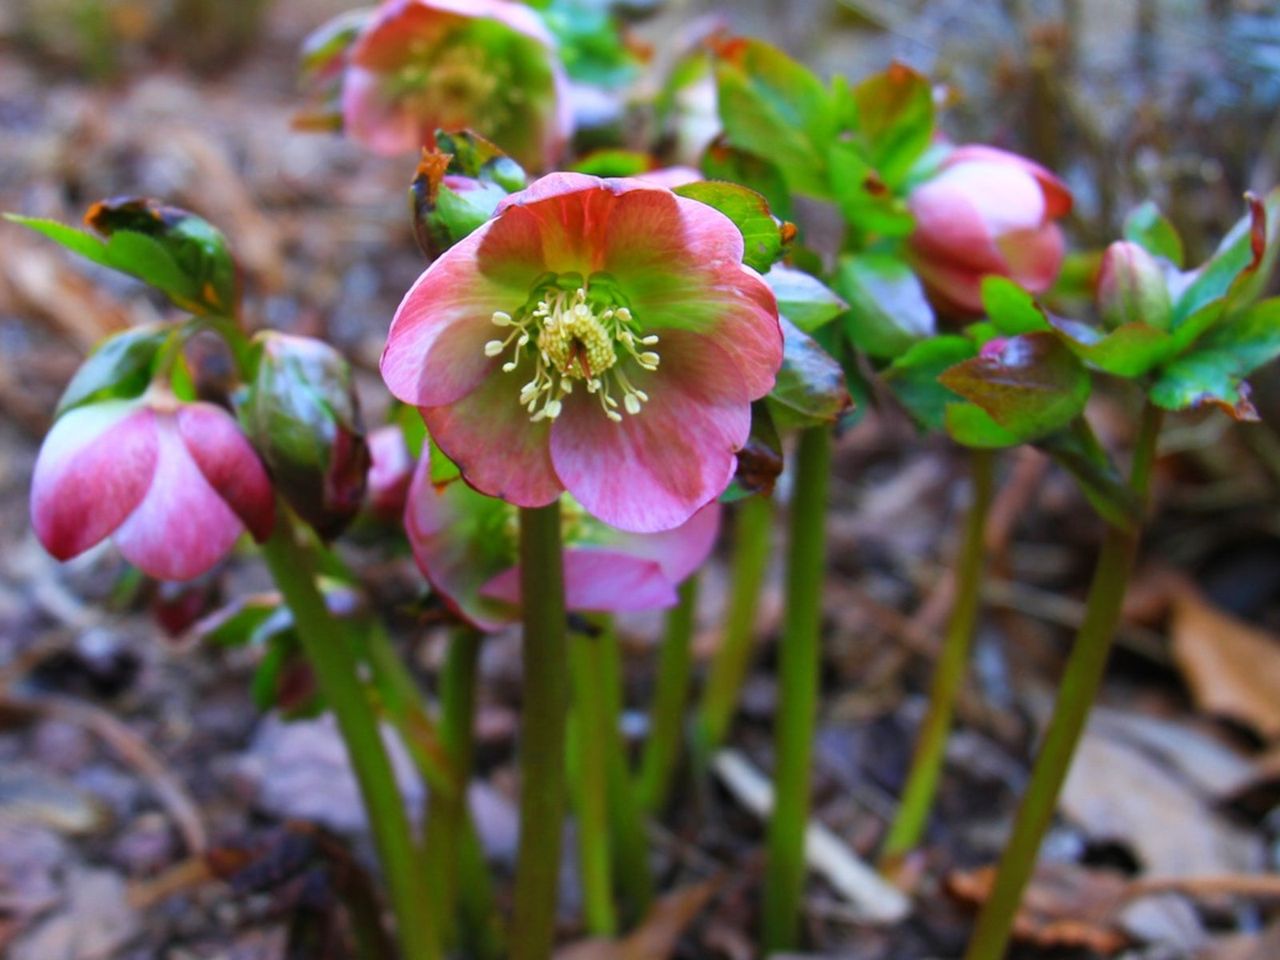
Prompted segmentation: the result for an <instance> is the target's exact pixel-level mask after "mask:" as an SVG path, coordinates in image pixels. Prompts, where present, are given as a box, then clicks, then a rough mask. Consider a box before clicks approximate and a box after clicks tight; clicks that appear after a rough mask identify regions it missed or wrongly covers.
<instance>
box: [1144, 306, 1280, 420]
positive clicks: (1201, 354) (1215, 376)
mask: <svg viewBox="0 0 1280 960" xmlns="http://www.w3.org/2000/svg"><path fill="white" fill-rule="evenodd" d="M1277 356H1280V298H1273V299H1270V300H1263V301H1262V302H1261V303H1257V304H1254V305H1253V306H1251V307H1249V308H1247V309H1245V310H1243V311H1242V312H1240V313H1238V314H1235V315H1233V316H1231V317H1230V318H1229V319H1228V320H1227V321H1226V322H1225V323H1223V324H1221V325H1220V326H1217V327H1215V328H1214V329H1213V330H1211V331H1209V333H1208V334H1206V335H1205V337H1204V338H1202V339H1201V340H1200V341H1198V342H1197V343H1196V344H1195V346H1194V348H1193V349H1192V351H1191V352H1190V353H1187V354H1184V355H1183V356H1181V357H1179V358H1178V359H1176V360H1174V361H1173V362H1172V363H1170V364H1169V365H1168V366H1167V367H1165V368H1164V369H1163V370H1162V371H1161V372H1160V376H1159V378H1158V379H1157V380H1156V382H1155V384H1154V385H1153V386H1152V388H1151V399H1152V401H1153V402H1155V403H1156V404H1157V405H1159V406H1161V407H1164V408H1166V409H1169V410H1183V409H1186V408H1187V407H1195V406H1199V405H1201V404H1203V403H1212V404H1214V405H1216V406H1219V407H1222V408H1223V409H1224V410H1225V411H1226V412H1227V413H1229V414H1230V415H1231V416H1233V417H1235V418H1236V419H1237V420H1256V419H1258V413H1257V411H1256V410H1255V409H1254V407H1253V404H1252V403H1251V402H1250V401H1249V395H1248V384H1246V383H1245V382H1244V378H1245V377H1246V376H1248V375H1249V374H1250V373H1252V372H1253V371H1254V370H1256V369H1258V368H1259V367H1261V366H1262V365H1264V364H1266V363H1269V362H1270V361H1271V360H1273V359H1275V358H1276V357H1277Z"/></svg>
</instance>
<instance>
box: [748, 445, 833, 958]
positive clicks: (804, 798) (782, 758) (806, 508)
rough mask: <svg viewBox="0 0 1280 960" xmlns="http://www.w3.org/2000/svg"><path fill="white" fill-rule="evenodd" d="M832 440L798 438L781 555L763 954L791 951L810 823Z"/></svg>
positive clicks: (797, 921) (793, 946) (797, 916)
mask: <svg viewBox="0 0 1280 960" xmlns="http://www.w3.org/2000/svg"><path fill="white" fill-rule="evenodd" d="M830 463H831V437H830V431H829V430H828V428H826V427H812V428H810V429H807V430H805V431H804V432H803V433H802V434H800V445H799V449H798V451H797V454H796V476H795V492H794V495H793V498H792V502H791V529H790V540H791V542H790V545H789V551H788V555H787V606H786V615H785V620H784V623H783V630H782V640H781V643H780V645H779V652H778V657H779V664H778V670H779V678H778V679H779V691H778V712H777V727H776V730H775V734H774V736H775V740H774V744H775V746H774V757H775V760H774V766H775V771H776V772H775V774H774V780H775V783H776V790H777V800H776V802H775V805H774V810H773V816H772V817H771V818H770V820H769V828H768V838H767V839H768V854H767V869H766V872H765V884H764V947H765V952H766V953H769V952H773V951H789V950H793V949H795V947H796V945H797V944H796V942H797V940H798V935H799V926H800V898H801V895H802V893H803V890H804V877H805V858H804V835H805V828H806V826H807V825H808V820H809V771H810V767H811V765H812V759H813V737H814V727H815V725H816V721H817V706H818V674H819V670H820V668H821V639H822V638H821V633H822V583H823V574H824V572H825V571H824V567H825V564H826V543H825V540H824V535H825V533H826V505H827V480H828V474H829V472H830Z"/></svg>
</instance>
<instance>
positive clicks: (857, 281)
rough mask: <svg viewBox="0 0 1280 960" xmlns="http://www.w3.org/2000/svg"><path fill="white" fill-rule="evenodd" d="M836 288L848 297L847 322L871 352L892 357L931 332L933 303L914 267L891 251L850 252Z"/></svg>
mask: <svg viewBox="0 0 1280 960" xmlns="http://www.w3.org/2000/svg"><path fill="white" fill-rule="evenodd" d="M834 283H835V287H836V290H837V291H838V292H839V293H840V295H841V296H842V297H844V298H845V300H847V301H848V302H849V312H848V313H847V314H846V315H845V318H844V323H843V327H844V330H845V333H846V335H847V336H848V337H849V339H850V340H851V341H852V342H853V344H854V346H856V347H857V348H858V349H859V350H861V351H862V352H863V353H865V354H867V356H869V357H875V358H877V359H884V360H888V359H891V358H894V357H897V356H899V355H901V354H902V353H903V351H905V350H907V349H909V348H910V347H911V345H912V344H914V343H917V342H918V341H920V340H922V339H924V338H925V337H928V336H930V335H932V333H933V331H934V315H933V308H932V307H931V306H929V300H928V298H927V297H926V296H925V293H924V287H923V286H921V284H920V278H919V277H917V276H916V274H915V271H914V270H912V269H911V268H910V267H908V266H907V265H906V264H905V263H903V261H902V260H901V259H899V258H898V257H895V256H893V255H892V254H887V253H858V254H847V255H845V256H843V257H841V258H840V262H839V264H838V265H837V267H836V275H835V280H834Z"/></svg>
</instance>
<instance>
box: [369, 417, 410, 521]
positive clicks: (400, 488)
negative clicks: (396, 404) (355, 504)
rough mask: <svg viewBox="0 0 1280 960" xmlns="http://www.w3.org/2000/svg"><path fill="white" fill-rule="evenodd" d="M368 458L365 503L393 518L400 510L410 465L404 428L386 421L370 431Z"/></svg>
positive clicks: (407, 482)
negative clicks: (385, 423) (367, 494)
mask: <svg viewBox="0 0 1280 960" xmlns="http://www.w3.org/2000/svg"><path fill="white" fill-rule="evenodd" d="M369 458H370V461H371V462H370V466H369V478H368V484H367V489H368V492H369V505H370V507H372V509H373V511H374V512H375V513H377V514H378V515H379V516H383V517H388V518H391V517H397V516H399V515H400V514H401V513H402V512H403V510H404V503H405V497H406V496H407V494H408V490H409V483H410V481H411V479H412V477H413V468H414V462H413V457H412V455H411V454H410V453H409V445H408V444H407V443H405V439H404V431H403V430H401V429H400V427H398V426H397V425H395V424H387V425H386V426H384V427H379V428H378V429H377V430H374V431H373V432H372V433H370V434H369Z"/></svg>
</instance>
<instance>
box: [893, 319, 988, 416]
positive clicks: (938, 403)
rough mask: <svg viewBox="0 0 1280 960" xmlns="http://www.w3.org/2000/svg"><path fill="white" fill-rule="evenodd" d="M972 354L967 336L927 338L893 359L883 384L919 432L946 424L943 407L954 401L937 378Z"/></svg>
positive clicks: (954, 397)
mask: <svg viewBox="0 0 1280 960" xmlns="http://www.w3.org/2000/svg"><path fill="white" fill-rule="evenodd" d="M976 352H977V347H975V346H974V344H973V342H972V341H971V340H970V339H969V338H968V337H961V336H958V335H953V334H944V335H942V336H937V337H930V338H929V339H928V340H921V341H920V342H919V343H916V344H914V345H912V346H911V347H910V348H908V350H907V351H906V352H905V353H903V354H902V355H901V356H900V357H898V358H897V359H896V360H894V361H893V363H891V364H890V365H889V367H888V368H887V369H886V370H885V372H884V382H885V384H886V385H887V386H888V387H889V389H890V390H892V391H893V394H894V396H895V397H897V398H898V401H899V402H900V403H901V404H902V405H903V406H904V407H906V409H907V412H908V413H909V414H911V417H912V419H914V420H915V421H916V424H917V425H918V426H919V427H920V428H921V429H923V430H941V429H942V428H943V427H944V426H945V424H946V416H947V405H948V404H951V403H955V402H956V400H957V399H958V398H957V396H956V394H955V393H953V392H952V391H951V390H949V389H948V388H947V387H946V386H945V385H944V384H943V383H941V382H940V381H939V379H938V378H939V376H940V375H941V374H942V373H943V371H945V370H948V369H950V368H951V367H954V366H955V365H956V364H958V363H961V362H963V361H966V360H969V359H971V358H972V357H973V355H974V354H975V353H976Z"/></svg>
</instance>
